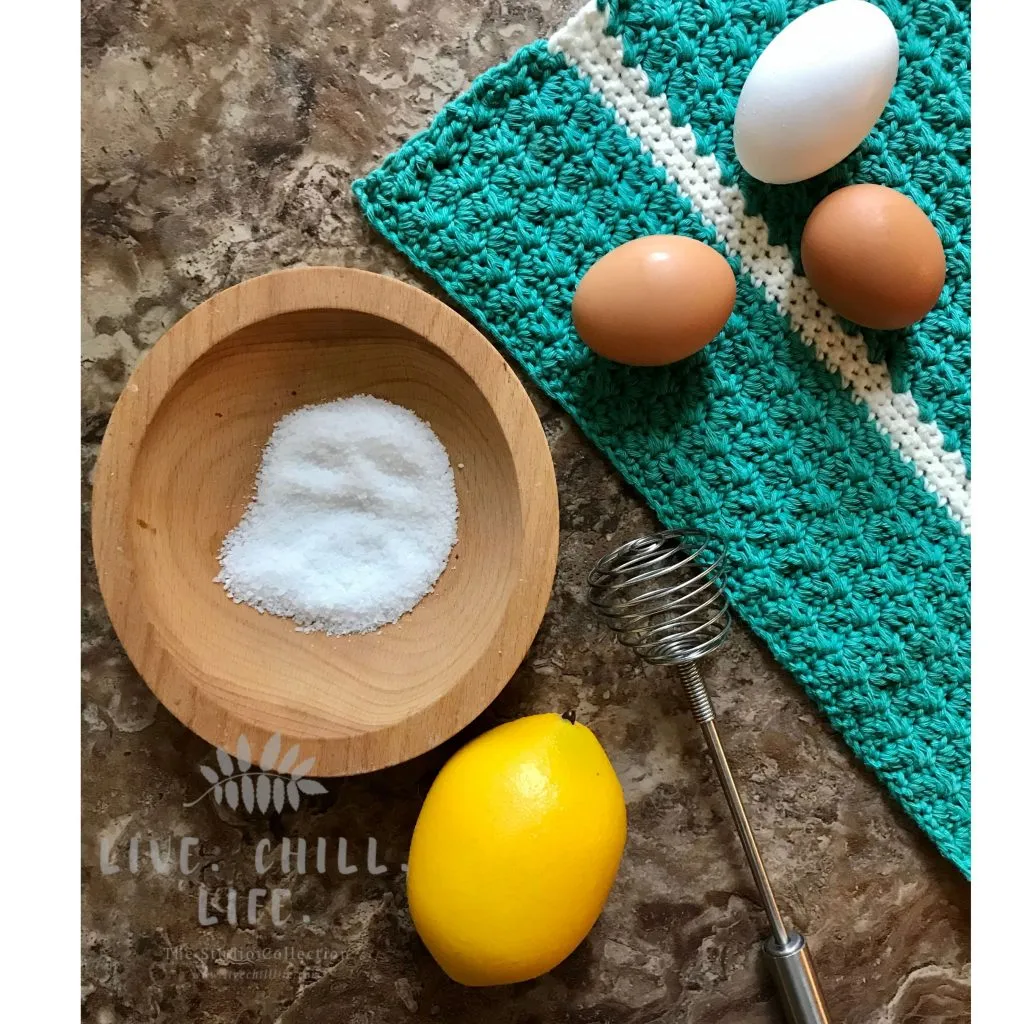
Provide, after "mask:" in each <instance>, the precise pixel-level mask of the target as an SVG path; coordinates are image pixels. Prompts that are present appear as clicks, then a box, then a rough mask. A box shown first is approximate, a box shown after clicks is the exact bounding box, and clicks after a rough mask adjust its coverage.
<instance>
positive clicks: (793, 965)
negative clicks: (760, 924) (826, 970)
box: [761, 932, 829, 1024]
mask: <svg viewBox="0 0 1024 1024" xmlns="http://www.w3.org/2000/svg"><path fill="white" fill-rule="evenodd" d="M761 948H762V950H763V951H764V959H765V963H766V964H767V965H768V970H769V972H770V973H771V975H772V978H773V979H774V980H775V987H776V989H777V991H778V993H779V998H780V999H781V1001H782V1008H783V1009H784V1010H785V1011H786V1019H787V1020H788V1021H789V1022H790V1024H829V1016H828V1010H827V1009H826V1008H825V997H824V995H822V992H821V986H820V985H819V984H818V975H817V972H816V971H815V970H814V961H813V960H811V951H810V950H809V949H808V948H807V942H806V941H805V940H804V937H803V936H802V935H801V934H800V933H799V932H790V936H789V943H788V945H787V946H784V947H779V946H776V945H775V941H774V939H765V941H764V943H763V944H762V946H761Z"/></svg>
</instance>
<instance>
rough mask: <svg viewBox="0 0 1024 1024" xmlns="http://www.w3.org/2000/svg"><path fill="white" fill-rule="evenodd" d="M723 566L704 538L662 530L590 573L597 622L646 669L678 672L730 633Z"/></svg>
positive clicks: (605, 560) (624, 548)
mask: <svg viewBox="0 0 1024 1024" xmlns="http://www.w3.org/2000/svg"><path fill="white" fill-rule="evenodd" d="M724 578H725V559H724V558H723V557H722V556H721V555H715V554H713V552H712V550H711V547H710V542H709V540H708V538H707V537H706V536H704V534H701V533H697V532H695V531H688V530H665V531H664V532H662V533H658V534H655V535H653V536H650V537H640V538H638V539H637V540H632V541H629V542H628V543H626V544H623V545H622V547H620V548H616V549H615V550H614V551H613V552H611V554H608V555H605V557H604V558H602V559H601V560H600V561H599V562H598V563H597V565H596V566H594V569H593V571H592V572H591V573H590V577H589V579H588V583H589V584H590V593H589V599H590V603H591V605H592V606H593V608H594V610H595V611H596V612H597V614H598V616H599V617H600V618H601V619H602V620H603V621H604V622H605V623H606V624H607V625H608V626H609V627H611V629H612V630H613V631H614V632H615V634H616V635H617V636H618V638H619V640H620V641H621V642H622V643H623V644H625V646H627V647H631V648H632V649H633V650H635V651H636V653H637V654H638V655H639V656H640V657H641V658H643V660H644V661H646V662H648V663H649V664H651V665H681V664H685V663H687V662H691V661H696V660H697V659H698V658H703V657H704V655H706V654H710V653H711V652H712V651H713V650H715V649H716V648H718V647H720V646H721V645H722V644H723V643H724V642H725V639H726V636H727V635H728V633H729V629H730V627H731V626H732V614H731V613H730V611H729V602H728V601H727V600H726V597H725V594H724V593H723V589H722V588H723V583H724Z"/></svg>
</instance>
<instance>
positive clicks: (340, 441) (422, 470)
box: [217, 395, 459, 636]
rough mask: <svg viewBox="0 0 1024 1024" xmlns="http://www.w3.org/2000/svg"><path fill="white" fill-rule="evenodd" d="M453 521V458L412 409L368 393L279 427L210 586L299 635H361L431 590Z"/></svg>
mask: <svg viewBox="0 0 1024 1024" xmlns="http://www.w3.org/2000/svg"><path fill="white" fill-rule="evenodd" d="M458 514H459V511H458V502H457V500H456V497H455V481H454V476H453V474H452V468H451V464H450V463H449V461H448V454H447V452H445V449H444V446H443V445H442V444H441V442H440V441H439V440H438V438H437V435H436V434H435V433H434V432H433V430H431V429H430V427H429V426H428V425H427V424H426V423H424V422H423V420H421V419H420V418H419V417H418V416H417V415H416V414H415V413H413V412H410V411H409V410H408V409H404V408H402V407H401V406H399V405H394V404H392V403H391V402H386V401H384V400H383V399H380V398H373V397H371V396H369V395H356V396H355V397H353V398H345V399H341V400H340V401H337V402H328V403H326V404H324V405H309V406H306V407H304V408H302V409H297V410H295V412H292V413H289V414H288V415H287V416H285V417H284V418H283V419H281V420H280V421H279V422H278V423H277V425H276V426H275V427H274V431H273V433H272V434H271V435H270V440H269V441H268V442H267V446H266V448H265V449H264V452H263V462H262V464H261V465H260V469H259V473H258V474H257V477H256V494H255V497H254V498H253V500H252V502H251V503H250V505H249V507H248V508H247V509H246V510H245V513H244V515H243V516H242V519H241V521H240V522H239V524H238V525H237V526H236V527H235V528H234V529H233V530H232V531H231V532H230V533H229V534H228V535H227V537H226V538H225V539H224V544H223V546H222V547H221V551H220V565H221V571H220V574H219V575H218V576H217V580H218V581H219V582H220V583H223V584H224V588H225V589H226V590H227V592H228V594H230V595H231V597H232V598H234V600H235V601H238V602H239V603H245V604H248V605H251V606H252V607H253V608H256V609H258V610H259V611H261V612H271V613H272V614H274V615H282V616H286V617H289V618H292V619H294V620H295V622H296V624H297V625H298V626H299V628H300V629H302V630H303V631H305V632H312V631H314V630H317V631H322V632H325V633H327V634H329V635H331V636H337V635H340V634H344V633H365V632H368V631H370V630H373V629H378V628H379V627H380V626H383V625H385V624H386V623H389V622H395V621H397V620H398V619H399V618H400V617H401V616H402V615H404V614H405V613H406V612H407V611H409V610H410V609H412V608H414V607H415V606H416V605H417V604H418V603H419V602H420V601H421V600H422V599H423V597H424V596H425V595H427V594H428V593H430V591H431V590H433V589H434V584H435V583H436V582H437V579H438V577H439V576H440V575H441V573H442V572H443V571H444V568H445V566H446V565H447V563H448V556H449V553H450V552H451V549H452V545H454V543H455V537H456V522H457V520H458Z"/></svg>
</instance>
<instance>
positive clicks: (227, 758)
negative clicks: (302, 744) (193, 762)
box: [185, 733, 327, 814]
mask: <svg viewBox="0 0 1024 1024" xmlns="http://www.w3.org/2000/svg"><path fill="white" fill-rule="evenodd" d="M298 760H299V746H298V744H295V745H294V746H291V747H289V748H288V749H287V750H286V751H285V752H284V754H282V753H281V734H280V733H274V735H273V736H271V737H270V739H269V740H267V742H266V744H265V746H264V747H263V751H262V752H261V754H260V757H259V761H258V762H257V761H256V760H255V759H254V758H253V756H252V748H251V747H250V746H249V739H248V737H246V736H244V735H242V736H239V737H238V742H237V743H236V744H235V756H234V757H232V756H231V755H230V754H229V753H228V752H227V751H226V750H222V749H221V748H220V747H217V768H219V769H220V771H219V772H218V771H217V769H214V768H211V767H210V766H209V765H205V764H201V765H199V774H200V775H202V777H203V778H204V779H205V780H206V781H207V782H208V783H209V786H208V788H207V789H206V790H204V791H203V792H202V793H201V794H200V795H199V796H198V797H196V799H195V800H193V801H191V803H187V804H185V806H186V807H195V805H196V804H197V803H199V801H200V800H202V799H204V798H205V797H207V796H209V795H210V794H211V793H212V794H213V799H214V802H215V803H218V804H222V803H223V804H227V805H228V807H230V808H231V810H233V811H236V810H238V807H239V804H241V806H242V807H243V808H244V809H245V810H246V812H247V813H249V814H253V813H254V812H255V811H256V810H259V812H260V813H261V814H267V813H268V812H269V811H270V808H271V807H273V809H274V810H275V811H276V812H277V813H278V814H280V813H281V812H282V811H283V810H284V809H285V806H286V805H287V806H289V807H291V809H292V810H293V811H297V810H298V809H299V802H300V800H301V797H302V794H303V793H305V794H306V795H307V796H318V795H320V794H322V793H326V792H327V790H326V789H325V788H324V787H323V786H322V785H321V784H320V783H319V782H317V781H316V779H310V778H307V776H308V775H309V773H310V772H311V771H312V770H313V767H314V766H315V764H316V758H315V757H307V758H306V760H305V761H302V762H300V763H298V764H296V762H297V761H298Z"/></svg>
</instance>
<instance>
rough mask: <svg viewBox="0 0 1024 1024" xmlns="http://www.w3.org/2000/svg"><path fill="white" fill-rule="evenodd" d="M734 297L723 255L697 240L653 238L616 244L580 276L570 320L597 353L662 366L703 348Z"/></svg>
mask: <svg viewBox="0 0 1024 1024" xmlns="http://www.w3.org/2000/svg"><path fill="white" fill-rule="evenodd" d="M735 301H736V279H735V277H733V273H732V268H731V267H730V266H729V264H728V263H727V262H726V261H725V257H724V256H722V255H720V254H719V253H717V252H716V251H715V250H714V249H712V248H711V247H710V246H707V245H704V243H703V242H698V241H696V240H695V239H693V238H683V237H682V236H680V235H649V236H647V237H645V238H634V239H633V240H632V241H631V242H626V243H625V244H624V245H620V246H619V247H618V248H617V249H613V250H612V251H611V252H610V253H607V254H606V255H604V256H602V257H601V259H599V260H598V261H597V262H596V263H595V264H594V265H593V266H592V267H591V268H590V269H589V270H588V271H587V272H586V273H585V274H584V275H583V279H582V280H581V281H580V283H579V285H578V286H577V288H576V294H575V296H574V297H573V300H572V320H573V323H574V324H575V325H576V330H577V332H578V333H579V336H580V337H581V338H582V339H583V341H584V342H586V344H587V345H589V346H590V348H592V349H593V350H594V351H595V352H597V353H598V355H602V356H604V357H605V358H607V359H612V360H614V361H615V362H617V363H629V364H630V365H633V366H665V365H666V364H667V363H674V362H676V361H677V360H679V359H685V358H686V357H687V356H691V355H693V353H694V352H696V351H697V350H698V349H701V348H703V347H704V346H705V345H706V344H707V343H708V342H709V341H710V340H711V339H712V338H713V337H714V336H715V335H716V334H718V332H719V331H720V330H721V329H722V328H723V327H724V326H725V322H726V320H728V319H729V314H730V313H731V312H732V307H733V304H734V303H735Z"/></svg>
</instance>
